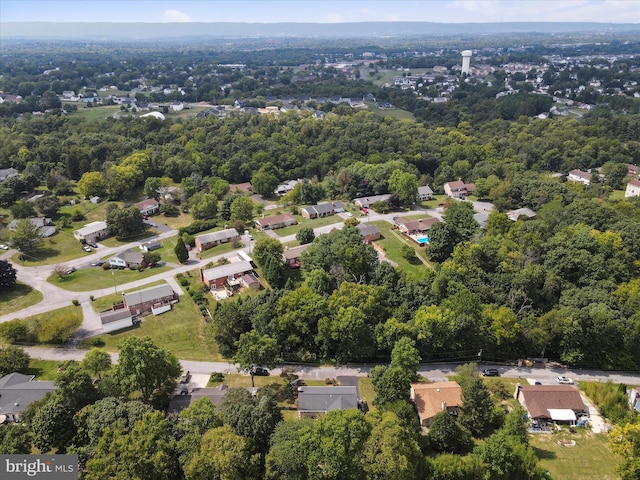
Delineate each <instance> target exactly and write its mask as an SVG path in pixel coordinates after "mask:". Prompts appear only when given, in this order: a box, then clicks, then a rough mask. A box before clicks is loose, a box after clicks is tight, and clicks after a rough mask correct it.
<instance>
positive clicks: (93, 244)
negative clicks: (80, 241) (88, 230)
mask: <svg viewBox="0 0 640 480" xmlns="http://www.w3.org/2000/svg"><path fill="white" fill-rule="evenodd" d="M86 244H87V245H89V246H90V247H92V248H98V244H97V243H96V242H86Z"/></svg>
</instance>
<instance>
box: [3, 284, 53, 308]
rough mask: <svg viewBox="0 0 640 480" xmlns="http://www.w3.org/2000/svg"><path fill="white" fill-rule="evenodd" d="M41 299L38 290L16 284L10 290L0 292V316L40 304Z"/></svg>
mask: <svg viewBox="0 0 640 480" xmlns="http://www.w3.org/2000/svg"><path fill="white" fill-rule="evenodd" d="M43 298H44V297H43V295H42V292H40V290H36V289H35V288H31V287H30V286H29V285H25V284H24V283H21V282H17V283H16V284H15V285H14V286H13V287H11V288H10V289H8V290H6V291H2V292H0V315H7V314H9V313H13V312H17V311H18V310H22V309H24V308H27V307H30V306H31V305H35V304H37V303H40V302H41V301H42V299H43Z"/></svg>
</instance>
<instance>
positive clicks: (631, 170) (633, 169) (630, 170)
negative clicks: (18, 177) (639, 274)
mask: <svg viewBox="0 0 640 480" xmlns="http://www.w3.org/2000/svg"><path fill="white" fill-rule="evenodd" d="M625 165H626V166H627V174H629V175H631V176H633V177H634V178H637V177H638V175H640V167H638V166H637V165H632V164H631V163H626V164H625ZM1 172H2V170H0V180H1V177H2V175H1Z"/></svg>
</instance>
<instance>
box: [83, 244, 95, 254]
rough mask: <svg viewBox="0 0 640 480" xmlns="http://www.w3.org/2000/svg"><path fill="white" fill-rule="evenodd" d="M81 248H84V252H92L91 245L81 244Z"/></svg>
mask: <svg viewBox="0 0 640 480" xmlns="http://www.w3.org/2000/svg"><path fill="white" fill-rule="evenodd" d="M82 250H84V251H85V252H87V253H91V252H93V250H92V249H91V247H90V246H88V245H83V246H82Z"/></svg>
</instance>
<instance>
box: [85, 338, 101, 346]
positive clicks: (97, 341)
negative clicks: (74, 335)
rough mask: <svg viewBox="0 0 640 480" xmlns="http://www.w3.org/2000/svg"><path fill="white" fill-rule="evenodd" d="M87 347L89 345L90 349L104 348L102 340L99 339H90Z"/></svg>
mask: <svg viewBox="0 0 640 480" xmlns="http://www.w3.org/2000/svg"><path fill="white" fill-rule="evenodd" d="M89 345H91V346H92V347H104V340H102V339H101V338H100V337H93V338H91V340H89Z"/></svg>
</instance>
